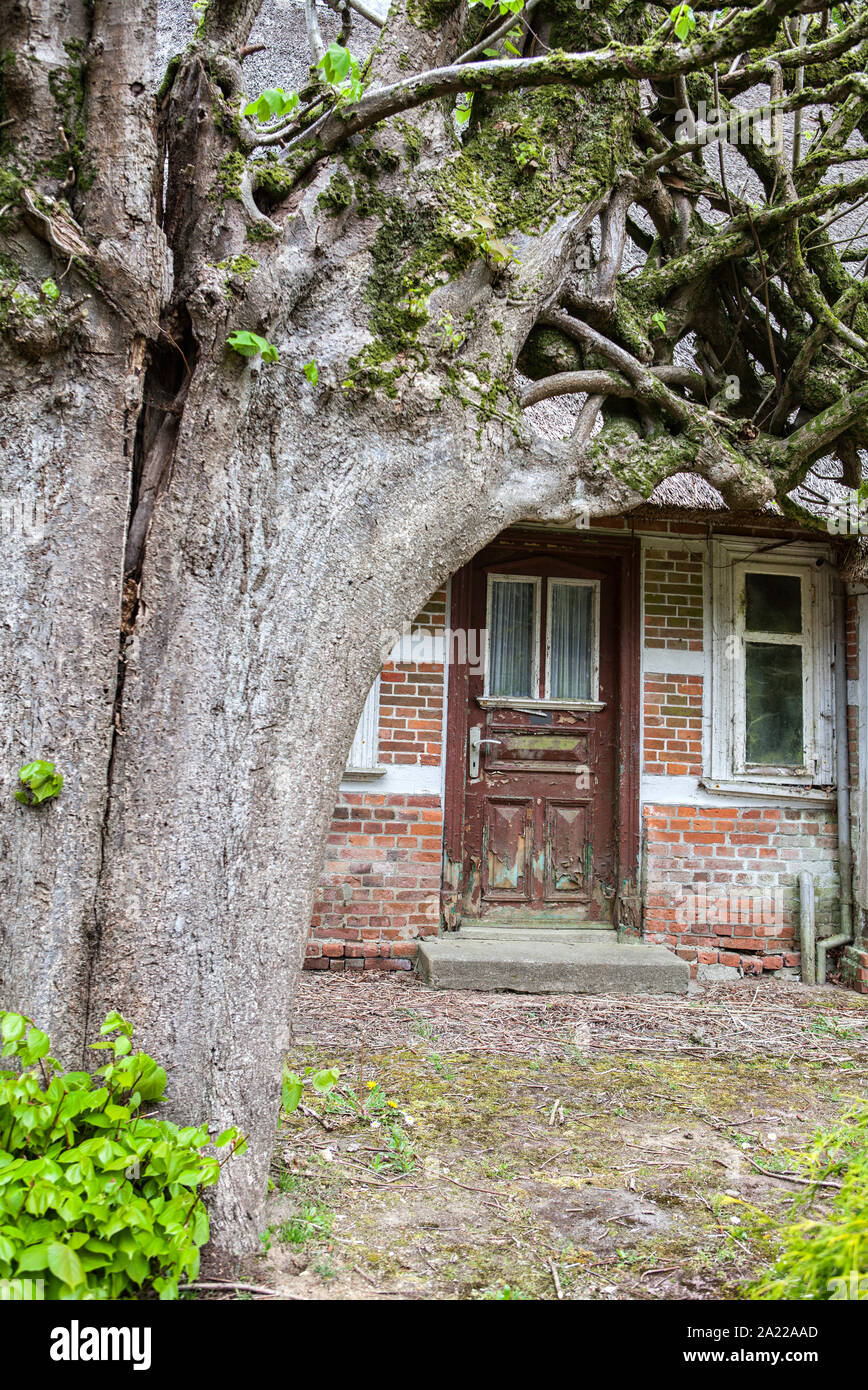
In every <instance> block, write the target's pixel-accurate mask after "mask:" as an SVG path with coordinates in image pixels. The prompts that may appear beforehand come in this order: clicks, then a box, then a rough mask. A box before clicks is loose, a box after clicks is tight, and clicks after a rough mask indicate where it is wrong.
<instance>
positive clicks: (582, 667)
mask: <svg viewBox="0 0 868 1390" xmlns="http://www.w3.org/2000/svg"><path fill="white" fill-rule="evenodd" d="M549 602H550V604H551V616H550V636H551V653H550V656H549V695H550V696H551V698H552V699H553V700H590V698H591V667H592V662H593V653H592V650H591V647H592V643H593V640H594V632H593V626H594V624H593V608H592V602H593V590H592V589H590V588H589V587H588V586H587V585H584V584H556V583H553V584H552V585H551V588H550V590H549Z"/></svg>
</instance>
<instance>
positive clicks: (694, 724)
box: [644, 671, 702, 777]
mask: <svg viewBox="0 0 868 1390" xmlns="http://www.w3.org/2000/svg"><path fill="white" fill-rule="evenodd" d="M644 715H645V771H646V772H649V773H654V774H656V775H659V776H667V777H680V776H685V775H687V774H693V775H695V776H699V774H700V773H701V772H702V677H701V676H673V675H664V674H662V673H657V672H652V671H649V672H647V673H646V675H645V710H644Z"/></svg>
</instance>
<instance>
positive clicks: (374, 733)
mask: <svg viewBox="0 0 868 1390" xmlns="http://www.w3.org/2000/svg"><path fill="white" fill-rule="evenodd" d="M379 753H380V677H379V676H377V679H376V680H375V681H374V684H373V685H372V686H371V689H370V691H369V693H368V698H367V700H366V701H365V706H364V709H363V710H362V717H361V719H360V720H359V726H358V728H357V729H356V733H355V737H354V739H353V746H352V748H351V749H350V756H349V758H348V759H347V767H346V771H345V773H344V777H346V778H348V779H350V780H358V781H364V780H366V779H367V778H372V777H382V776H383V773H384V772H385V771H386V769H385V768H384V767H380V766H379V764H378V762H377V758H378V757H379Z"/></svg>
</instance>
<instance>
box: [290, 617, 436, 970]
mask: <svg viewBox="0 0 868 1390" xmlns="http://www.w3.org/2000/svg"><path fill="white" fill-rule="evenodd" d="M445 623H446V594H445V592H444V591H442V590H441V591H440V592H438V593H436V594H434V595H433V597H432V598H431V599H429V601H428V603H427V604H426V605H425V607H424V608H423V610H422V612H421V613H420V614H419V616H418V617H417V618H416V620H415V621H414V622H413V624H412V625H411V632H410V634H409V641H408V640H407V639H405V640H404V647H403V650H402V652H401V655H402V656H408V657H410V658H411V659H409V660H406V661H401V662H398V663H391V662H389V663H387V664H386V665H385V666H384V667H383V671H382V675H381V677H380V741H379V752H378V759H377V760H378V762H379V763H380V764H381V765H382V766H384V767H388V768H394V767H438V766H439V765H440V760H441V752H442V733H443V666H442V664H440V663H439V662H432V661H430V660H421V659H419V660H415V659H412V658H413V657H414V655H416V654H419V655H420V656H421V657H426V656H427V657H430V656H431V655H432V654H433V653H432V651H431V641H430V639H431V638H432V637H433V636H434V635H435V634H437V633H438V632H442V631H443V629H444V627H445ZM426 636H427V638H428V639H429V640H428V641H427V643H425V642H421V643H420V642H419V638H420V637H426ZM358 788H359V790H358V791H344V792H342V793H341V795H340V798H339V800H338V804H337V806H336V807H335V814H334V820H333V822H332V827H331V833H330V834H329V838H328V849H327V853H326V862H325V865H324V867H323V876H322V880H321V882H320V888H319V892H318V895H317V901H316V903H315V905H314V913H313V917H312V919H311V931H310V937H309V940H308V944H307V954H306V957H305V968H306V969H308V970H364V969H379V970H409V969H411V967H412V963H413V958H414V956H415V954H416V945H417V941H418V938H419V937H420V936H428V935H432V934H436V932H437V929H438V922H439V910H440V871H441V855H442V850H441V844H442V838H443V813H442V808H441V804H440V797H439V795H437V796H435V795H430V794H427V793H424V794H423V793H390V794H386V793H383V792H382V791H381V790H380V789H379V785H378V783H377V782H376V781H372V782H370V783H364V782H360V783H358Z"/></svg>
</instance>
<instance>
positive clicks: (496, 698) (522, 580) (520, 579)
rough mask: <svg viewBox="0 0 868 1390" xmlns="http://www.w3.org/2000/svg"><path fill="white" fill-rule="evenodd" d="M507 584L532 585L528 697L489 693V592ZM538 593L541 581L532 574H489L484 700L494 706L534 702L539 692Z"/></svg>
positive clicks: (486, 603) (486, 609)
mask: <svg viewBox="0 0 868 1390" xmlns="http://www.w3.org/2000/svg"><path fill="white" fill-rule="evenodd" d="M504 581H505V582H507V583H509V584H532V585H533V678H532V680H531V693H530V695H492V694H491V693H490V689H491V688H490V686H489V681H490V679H491V591H492V589H493V587H494V584H495V583H501V582H504ZM540 593H541V580H540V577H539V575H534V574H489V575H488V578H487V581H486V586H485V698H486V699H488V700H491V701H492V702H493V703H495V704H500V703H501V702H504V703H505V702H506V701H509V702H510V703H515V702H516V701H519V702H521V703H525V704H526V703H527V701H528V700H535V699H536V698H537V693H538V691H539V674H540V673H539V636H540V626H539V625H540Z"/></svg>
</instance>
